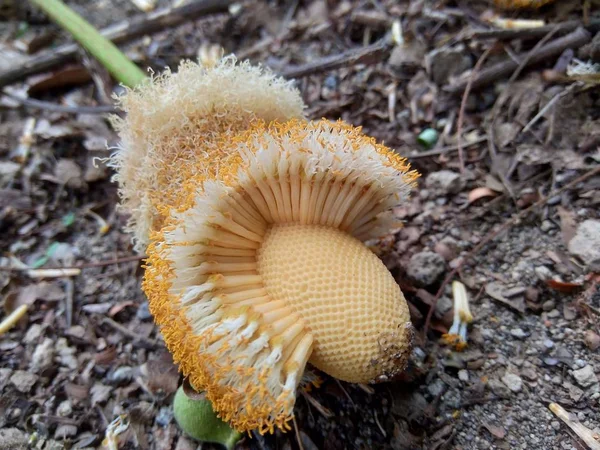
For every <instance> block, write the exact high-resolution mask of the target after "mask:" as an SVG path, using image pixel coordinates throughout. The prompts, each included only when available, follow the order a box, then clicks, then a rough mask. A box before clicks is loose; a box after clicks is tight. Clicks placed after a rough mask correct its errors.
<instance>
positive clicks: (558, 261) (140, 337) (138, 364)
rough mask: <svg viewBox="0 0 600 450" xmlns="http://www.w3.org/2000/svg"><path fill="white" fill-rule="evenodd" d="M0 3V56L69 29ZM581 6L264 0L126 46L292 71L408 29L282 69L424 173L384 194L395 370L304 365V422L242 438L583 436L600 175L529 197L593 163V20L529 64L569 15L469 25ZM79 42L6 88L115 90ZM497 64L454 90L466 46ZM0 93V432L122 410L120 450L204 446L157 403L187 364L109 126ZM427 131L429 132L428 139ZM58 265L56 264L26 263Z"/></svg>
mask: <svg viewBox="0 0 600 450" xmlns="http://www.w3.org/2000/svg"><path fill="white" fill-rule="evenodd" d="M9 3H11V5H9V6H11V7H10V8H9V7H7V8H3V9H2V14H3V19H4V21H3V23H2V35H1V41H0V49H1V51H2V54H3V55H4V56H5V57H4V58H3V59H4V60H3V62H2V64H0V69H1V70H5V69H6V68H7V67H11V66H14V65H17V64H19V63H20V62H21V61H23V60H24V58H26V53H27V49H28V48H32V47H30V45H31V42H34V43H36V48H35V51H36V52H38V53H42V52H46V51H49V49H50V48H51V46H52V45H54V44H56V43H60V42H64V41H68V37H67V36H65V35H64V34H62V33H61V32H60V31H59V30H58V29H57V28H56V27H55V26H54V25H51V24H49V23H47V22H46V21H45V20H44V17H43V15H42V16H40V14H39V12H38V13H35V12H32V11H31V10H28V12H26V13H25V12H23V8H22V5H19V4H13V3H12V2H6V4H7V5H8V4H9ZM69 3H70V4H72V5H73V6H74V7H75V8H76V9H77V10H78V11H79V12H80V13H82V14H83V15H84V16H85V17H86V18H88V19H89V20H90V21H91V22H92V23H94V24H95V25H96V26H98V27H104V26H107V25H109V24H111V23H115V22H116V21H119V20H123V19H125V18H127V17H131V16H132V15H135V14H141V13H140V12H139V11H138V10H137V9H136V8H135V6H134V5H133V3H131V2H129V1H125V0H118V1H117V0H104V1H101V2H84V1H75V2H69ZM515 3H517V2H515ZM3 6H4V5H3ZM158 6H168V2H166V1H165V2H159V4H158ZM596 6H597V5H596ZM593 12H594V2H587V1H586V2H556V3H555V4H549V5H546V6H544V7H543V8H542V9H539V10H524V11H518V12H514V11H504V12H502V11H501V10H498V9H496V8H495V7H494V6H493V4H492V3H491V2H485V1H474V2H465V1H458V2H452V1H435V2H434V1H416V2H410V3H409V2H408V1H399V2H397V1H387V0H380V1H373V2H371V1H352V2H350V1H344V2H333V1H331V2H325V1H313V2H308V1H307V2H298V1H281V2H269V3H262V2H258V1H257V2H245V3H243V7H242V8H241V12H239V13H237V14H235V15H232V14H219V15H215V16H211V17H207V18H200V19H198V20H195V21H193V22H190V23H187V24H184V25H182V26H179V27H177V28H175V29H169V30H165V31H163V32H160V33H155V34H153V35H151V36H147V37H144V38H142V39H139V40H136V41H134V42H131V43H129V44H127V45H125V46H123V48H124V49H125V50H126V52H127V54H128V55H129V56H130V57H131V58H132V59H134V60H135V61H136V62H138V63H139V64H140V65H141V66H144V67H147V66H151V67H152V68H154V70H156V71H160V70H161V68H163V67H165V66H167V65H170V66H172V67H176V66H177V63H178V61H179V60H181V59H182V58H196V57H197V54H198V50H199V48H200V47H201V46H202V45H206V44H211V45H220V46H222V47H223V48H224V49H225V52H226V53H230V52H234V53H235V54H237V55H238V57H239V58H241V59H244V58H249V59H251V60H252V61H254V62H260V63H264V64H266V65H268V66H270V67H271V68H273V70H275V71H277V72H280V73H286V71H287V72H288V73H290V72H291V71H294V70H297V69H298V68H304V65H305V64H309V63H314V62H315V61H317V62H319V61H321V58H325V57H327V56H329V55H339V54H341V53H343V52H344V51H348V50H357V49H360V48H362V47H364V46H368V45H371V44H373V43H376V42H378V41H379V40H380V39H389V34H390V30H391V27H392V23H393V22H394V21H398V22H399V23H400V24H401V29H402V36H403V39H404V43H397V44H396V45H390V46H387V47H385V50H384V51H383V52H378V53H376V54H374V55H371V57H369V58H367V59H366V60H363V61H360V62H359V63H358V64H355V63H349V62H347V63H344V64H342V65H341V67H338V68H335V69H333V70H326V71H325V70H320V69H319V64H317V65H316V66H315V67H316V68H315V67H313V68H312V69H311V70H309V73H308V74H307V75H303V76H302V77H299V78H297V83H298V87H299V88H300V89H301V91H302V94H303V96H304V99H305V102H306V103H307V104H308V105H309V115H310V117H312V118H319V117H327V118H332V119H338V118H342V119H344V120H346V121H348V122H349V123H352V124H355V125H362V126H363V127H364V130H365V131H366V132H367V133H369V134H371V135H373V136H375V137H376V138H378V139H379V140H382V141H384V142H385V143H386V144H387V145H389V146H390V147H393V148H395V149H396V150H397V151H398V152H399V153H400V154H402V155H405V156H407V157H408V158H409V159H410V160H411V162H412V164H413V165H414V166H415V168H417V169H418V170H419V171H420V172H421V173H422V177H421V179H420V180H419V184H420V186H419V189H418V190H417V191H415V193H414V195H413V198H412V201H411V203H410V204H406V205H399V206H398V208H396V210H395V213H396V215H397V217H398V218H399V219H401V220H402V221H403V222H404V228H403V229H402V230H401V231H399V232H398V233H396V234H392V235H390V236H388V237H387V238H385V239H383V240H381V241H380V242H374V243H372V248H373V250H374V251H376V252H377V253H378V254H379V255H380V257H381V258H382V259H383V261H384V262H385V263H386V265H387V266H388V267H389V268H390V270H391V271H392V272H393V274H394V276H395V277H396V279H397V280H398V282H399V283H400V285H401V287H402V289H403V291H404V292H405V295H406V297H407V300H408V301H409V302H410V303H411V311H412V314H413V321H414V324H415V326H416V328H417V331H418V336H417V341H416V346H415V349H414V352H413V355H412V359H411V364H410V367H409V369H408V370H407V371H406V373H405V374H404V375H403V376H402V377H401V379H400V380H396V381H393V382H389V383H383V384H379V385H375V386H358V385H351V384H347V383H342V382H338V381H337V380H334V379H332V378H330V377H328V376H326V375H322V374H321V376H322V378H323V384H322V386H321V387H320V388H319V389H316V390H312V391H310V392H303V393H301V394H299V396H298V401H297V408H296V422H297V428H298V430H297V431H292V432H290V433H286V434H281V433H277V434H276V435H274V436H264V437H262V436H258V435H254V436H253V437H252V438H249V437H246V438H244V439H243V440H242V441H241V442H240V443H239V445H238V446H239V448H244V449H248V448H251V449H297V448H300V444H299V442H301V446H302V448H304V449H306V450H309V449H315V448H319V449H344V448H348V449H353V448H360V449H379V448H381V449H388V448H389V449H488V448H498V449H540V450H542V449H544V450H546V449H584V448H587V447H586V446H585V444H584V443H583V442H582V441H581V440H580V439H579V438H578V437H577V436H576V435H575V434H574V433H573V432H572V431H570V430H569V428H568V427H567V426H566V425H565V424H564V423H563V422H562V421H561V420H559V419H558V418H557V417H555V416H554V415H553V414H552V413H551V412H550V410H549V409H548V404H549V403H550V402H556V403H558V404H560V405H562V406H563V407H564V408H565V409H567V410H568V411H569V412H571V413H572V418H573V419H574V420H576V421H579V422H580V423H581V424H583V425H584V426H585V427H587V428H588V429H590V430H592V431H594V430H595V433H596V435H598V434H600V383H599V377H600V350H599V348H600V336H599V335H598V333H599V329H600V327H599V323H600V292H599V290H598V282H599V281H600V275H599V272H600V231H599V229H600V211H599V208H598V205H599V203H600V176H598V175H597V176H595V177H591V178H587V179H585V180H583V181H581V182H577V183H575V184H574V185H573V186H570V187H568V188H567V189H563V190H562V191H560V193H559V194H558V195H550V198H549V199H548V200H543V199H544V198H545V197H546V196H548V194H550V193H552V192H555V191H556V190H559V189H561V188H563V187H564V186H567V185H568V184H569V183H571V182H573V181H574V180H577V179H578V177H581V176H582V175H584V174H585V173H587V172H589V171H590V170H594V168H597V167H598V161H599V159H600V158H599V144H600V122H599V118H600V117H599V116H600V107H599V106H600V96H599V95H598V85H597V79H598V78H597V77H598V75H597V72H599V71H600V69H599V67H598V66H594V63H600V57H599V55H600V50H598V44H599V43H600V41H599V39H598V36H596V37H595V39H594V40H593V41H591V39H592V38H593V36H594V31H597V30H595V29H594V26H592V25H590V26H589V30H590V31H589V32H590V35H589V39H586V41H591V43H589V44H586V45H577V46H576V47H575V48H571V49H561V51H559V52H558V54H553V55H551V56H548V57H545V58H542V60H541V61H539V62H538V63H536V64H534V65H531V66H530V65H528V64H527V62H528V60H529V59H531V57H532V55H535V54H536V51H537V50H539V48H540V47H542V46H543V45H544V44H545V43H548V42H553V40H555V39H559V38H561V37H562V36H564V35H565V33H566V32H562V31H559V30H553V29H552V28H551V29H550V30H549V32H546V33H544V34H542V35H541V36H536V37H527V36H525V35H522V34H520V33H519V31H515V30H513V33H514V34H513V35H512V36H510V38H509V39H506V40H499V39H495V38H494V39H489V38H484V37H477V35H476V34H475V35H474V34H473V32H474V31H475V30H490V29H495V28H496V26H497V24H496V26H494V25H493V24H490V22H489V20H490V18H492V17H493V15H494V14H501V15H502V16H503V17H506V18H512V19H525V18H528V19H539V20H545V21H546V22H548V23H551V24H559V23H564V22H566V21H569V20H578V21H582V22H586V21H589V23H592V24H593V23H594V21H595V20H598V19H599V17H595V16H594V13H593ZM32 13H33V15H32ZM26 21H29V25H28V24H27V22H26ZM586 23H588V22H586ZM36 36H37V37H39V36H43V37H45V38H44V40H43V45H41V44H40V41H39V40H38V41H35V40H33V41H32V38H33V37H36ZM540 41H542V42H541V43H540ZM37 47H39V48H37ZM563 50H564V51H563ZM7 58H8V59H7ZM83 61H84V63H85V64H83V65H82V64H81V63H80V62H76V63H73V64H71V65H69V66H68V67H61V68H59V69H57V70H56V71H53V72H44V73H41V74H39V75H35V76H32V77H29V78H26V79H24V80H22V82H20V83H17V84H14V85H11V86H9V87H6V88H5V89H6V90H7V91H8V92H9V93H12V94H14V95H19V96H21V97H27V98H30V99H38V100H43V101H46V102H49V103H51V104H55V105H56V104H61V105H68V106H77V105H79V106H83V105H88V106H89V105H100V104H103V103H106V102H109V101H110V93H112V92H114V91H118V90H119V87H118V86H116V85H115V83H114V82H113V81H111V80H110V77H109V76H107V74H106V73H104V71H103V69H102V68H101V67H99V66H98V65H97V64H94V63H93V62H90V60H89V58H86V57H84V58H83ZM478 61H480V62H479V63H478ZM502 61H504V62H505V63H507V61H516V62H517V67H516V68H515V69H514V70H512V71H511V72H510V73H509V74H508V75H507V76H498V77H497V78H496V79H492V80H491V81H490V82H489V83H487V84H486V85H485V86H482V87H478V88H477V89H473V90H472V92H471V94H470V95H469V96H467V97H466V98H465V99H464V100H463V99H462V93H463V91H464V87H463V89H461V90H459V91H458V94H452V93H450V92H449V91H451V90H452V86H456V85H458V84H459V83H460V82H461V81H468V80H469V76H471V81H473V79H475V78H476V77H477V73H476V74H475V75H473V74H472V71H473V68H474V67H475V65H476V64H479V65H480V67H481V68H483V69H484V70H485V69H486V68H488V67H491V66H492V65H494V64H495V63H498V62H502ZM578 61H579V62H578ZM90 72H91V73H92V75H93V77H92V79H90V78H89V76H87V75H86V74H88V73H90ZM475 72H477V69H475ZM515 72H516V74H515ZM589 73H592V75H591V76H590V75H589ZM594 73H596V75H595V78H594V76H593V74H594ZM470 74H471V75H470ZM511 75H513V77H512V79H510V80H509V78H511ZM586 77H588V78H586ZM461 106H462V108H461ZM0 108H1V109H0V118H1V119H0V122H1V123H0V182H1V184H0V230H1V235H0V242H1V249H2V255H1V257H0V266H2V267H1V268H0V269H1V271H0V289H1V293H2V308H3V312H2V313H1V316H0V317H5V316H6V315H7V314H9V313H10V312H12V311H14V310H15V309H17V308H18V307H19V306H21V305H27V307H28V310H27V313H26V314H25V315H24V317H23V318H22V319H21V320H20V321H19V323H18V324H17V325H16V326H15V327H14V328H12V329H11V330H9V331H8V332H7V333H5V334H3V335H2V336H1V337H0V390H1V393H2V395H1V396H0V449H20V448H28V446H30V447H33V448H40V449H41V448H45V449H55V448H56V449H58V448H98V447H100V446H101V445H102V440H103V438H104V436H105V431H106V428H107V426H108V424H109V423H110V422H111V421H113V420H114V419H115V418H116V417H117V416H118V415H120V414H123V415H125V417H127V419H128V420H129V422H130V426H129V428H128V430H127V432H126V433H123V434H122V435H121V436H120V447H119V448H131V449H133V448H153V449H172V448H175V449H178V450H186V449H196V448H198V444H197V443H194V442H193V441H191V440H190V439H188V438H186V437H183V436H181V435H180V431H179V430H178V428H177V426H176V424H175V422H174V420H173V413H172V409H171V406H170V402H171V400H172V397H173V394H174V392H175V390H176V389H177V386H178V385H179V384H180V382H181V380H180V376H179V375H178V373H177V369H176V367H174V366H173V364H172V362H171V360H170V357H169V355H168V353H167V352H166V350H165V348H164V345H163V343H162V340H161V337H160V335H159V334H158V333H157V330H156V327H155V326H154V324H153V322H152V317H151V316H150V314H149V312H148V305H147V302H146V300H145V298H144V295H143V293H142V292H141V290H140V282H141V277H142V274H143V269H142V268H141V265H140V261H139V258H137V257H136V255H135V253H134V252H133V250H132V246H131V241H130V236H128V235H126V234H125V233H124V232H123V231H122V227H123V225H124V223H125V222H126V217H125V216H124V215H123V214H122V213H121V212H120V211H118V210H117V209H116V204H117V203H118V198H117V195H116V186H115V185H114V184H112V183H111V180H110V177H111V171H110V170H109V169H108V168H106V167H105V166H104V163H103V161H102V158H105V157H106V156H107V155H108V154H109V153H110V150H107V143H108V147H109V148H110V146H112V145H114V144H115V143H116V141H117V138H116V136H115V134H114V132H113V131H112V130H111V128H110V126H109V125H108V122H107V121H106V120H105V118H104V117H103V116H102V115H99V114H77V113H75V114H73V113H63V112H53V111H49V110H48V108H42V109H32V108H31V107H29V106H27V105H25V106H23V105H19V104H18V102H15V101H14V100H13V99H11V98H9V97H6V96H4V97H2V99H1V100H0ZM461 109H462V110H463V112H462V113H461ZM428 129H432V130H436V131H437V135H438V137H437V139H436V140H434V141H432V142H431V143H430V144H428V145H423V143H422V142H420V140H419V136H420V135H421V133H422V132H423V131H425V130H428ZM459 147H460V148H461V149H462V151H461V153H462V157H460V156H459V154H458V149H459ZM540 200H543V201H541V202H540V206H539V207H537V208H532V210H531V211H526V208H528V207H530V206H531V205H533V204H534V203H536V202H538V201H540ZM516 215H519V216H518V220H513V222H511V223H510V225H508V226H506V227H505V228H504V229H503V231H502V232H500V233H499V234H498V235H497V236H496V234H495V233H496V232H497V231H498V230H499V229H500V227H501V226H502V225H503V224H506V223H507V222H508V221H509V220H511V218H514V217H515V216H516ZM491 237H494V239H490V238H491ZM480 243H485V245H483V246H482V248H480V249H479V248H478V244H480ZM74 266H76V267H79V268H81V272H80V273H74V274H72V275H73V276H59V277H56V276H50V277H48V276H47V275H48V274H46V276H45V277H39V278H38V276H39V273H38V272H35V271H34V272H28V269H45V268H56V267H74ZM454 269H456V273H455V274H454V277H453V279H454V280H460V281H461V282H462V283H464V284H465V285H466V287H467V290H468V293H469V297H470V299H471V302H470V306H471V312H472V314H473V317H474V319H473V322H472V324H471V326H470V328H469V331H468V345H467V347H466V349H464V350H463V351H458V350H456V349H454V348H453V347H452V346H448V345H446V344H445V343H444V341H443V339H441V336H442V334H443V333H446V332H447V331H448V329H449V328H450V326H451V324H452V320H453V304H452V289H451V284H450V283H446V282H444V279H445V277H447V276H448V274H450V273H451V272H452V271H453V270H454ZM62 275H64V274H62ZM438 291H440V295H439V299H436V294H437V293H438ZM430 307H433V308H434V313H433V316H432V321H431V324H430V327H429V329H428V331H427V333H426V334H425V318H426V316H427V313H428V311H429V308H430ZM202 448H210V447H209V446H208V445H204V446H203V447H202ZM215 448H217V447H215Z"/></svg>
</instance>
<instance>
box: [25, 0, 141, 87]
mask: <svg viewBox="0 0 600 450" xmlns="http://www.w3.org/2000/svg"><path fill="white" fill-rule="evenodd" d="M30 2H31V3H33V4H35V5H37V6H38V7H39V8H40V9H42V10H43V11H44V12H45V13H46V14H47V15H48V16H50V18H51V19H52V20H54V21H55V22H56V23H57V24H58V25H60V26H61V27H62V28H64V29H65V30H67V31H68V32H69V33H71V34H72V35H73V37H74V38H75V40H76V41H77V42H79V43H80V44H81V45H82V46H83V47H84V48H85V49H86V50H88V51H89V52H90V53H91V54H92V55H93V56H94V57H95V58H96V59H97V60H98V61H100V63H102V65H103V66H104V67H106V69H107V70H108V71H109V72H110V73H111V74H112V75H113V76H114V77H115V78H116V79H117V80H118V81H120V82H121V83H123V84H124V85H126V86H129V87H134V86H137V85H138V84H140V83H142V82H143V81H144V80H145V79H146V74H145V73H144V72H143V71H142V70H141V69H140V68H139V67H137V66H136V65H135V64H133V63H132V62H131V61H130V60H129V59H128V58H127V57H126V56H125V55H124V54H123V53H122V52H121V51H120V50H119V49H118V48H117V47H116V46H115V45H114V44H113V43H112V42H110V41H109V40H107V39H106V38H105V37H104V36H102V35H101V34H100V33H99V32H98V31H97V30H96V29H95V28H94V27H93V26H92V25H91V24H90V23H89V22H87V21H86V20H85V19H84V18H82V17H81V16H80V15H79V14H77V13H76V12H75V11H73V10H72V9H71V8H69V7H68V6H67V5H65V4H64V3H63V2H62V1H61V0H30Z"/></svg>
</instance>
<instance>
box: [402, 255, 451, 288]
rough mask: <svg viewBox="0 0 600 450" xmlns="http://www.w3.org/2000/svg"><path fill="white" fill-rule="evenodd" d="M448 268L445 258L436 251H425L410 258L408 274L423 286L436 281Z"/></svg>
mask: <svg viewBox="0 0 600 450" xmlns="http://www.w3.org/2000/svg"><path fill="white" fill-rule="evenodd" d="M444 270H446V262H445V261H444V258H442V257H441V256H440V255H438V254H437V253H434V252H430V251H427V250H426V251H423V252H420V253H416V254H415V255H413V256H412V257H411V258H410V261H409V263H408V267H407V269H406V273H407V275H408V276H409V277H410V278H411V279H412V280H413V281H414V282H415V283H417V284H419V285H421V286H429V285H431V284H433V283H435V282H436V281H437V280H438V279H439V277H440V276H441V275H442V274H443V273H444Z"/></svg>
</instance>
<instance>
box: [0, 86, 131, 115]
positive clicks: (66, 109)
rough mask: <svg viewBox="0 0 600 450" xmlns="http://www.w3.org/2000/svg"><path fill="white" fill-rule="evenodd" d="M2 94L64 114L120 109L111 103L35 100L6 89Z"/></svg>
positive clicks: (29, 105)
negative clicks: (82, 103)
mask: <svg viewBox="0 0 600 450" xmlns="http://www.w3.org/2000/svg"><path fill="white" fill-rule="evenodd" d="M2 95H5V96H6V97H8V98H10V99H11V100H14V101H15V102H17V103H19V104H20V105H23V106H25V107H28V108H34V109H41V110H44V111H51V112H58V113H65V114H114V113H118V112H120V111H121V110H120V109H119V108H117V107H116V106H112V105H98V106H65V105H59V104H57V103H51V102H45V101H43V100H37V99H35V98H25V97H21V96H19V95H15V94H12V93H10V92H7V91H5V90H4V91H2Z"/></svg>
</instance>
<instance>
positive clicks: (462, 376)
mask: <svg viewBox="0 0 600 450" xmlns="http://www.w3.org/2000/svg"><path fill="white" fill-rule="evenodd" d="M458 379H459V380H460V381H464V382H465V383H466V382H467V381H469V372H468V371H467V370H464V369H462V370H459V371H458Z"/></svg>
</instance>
